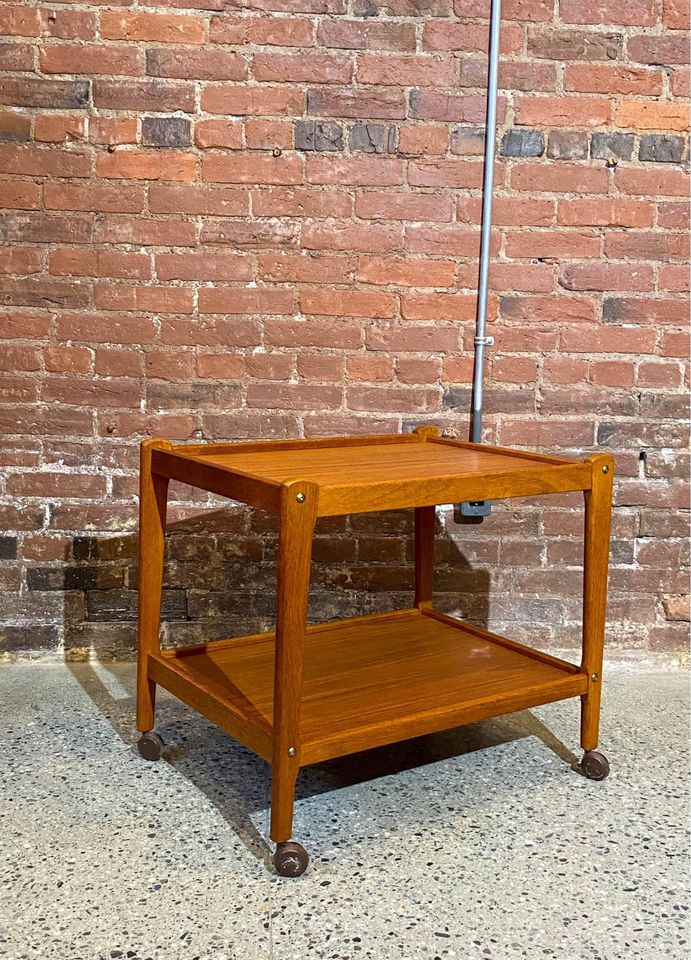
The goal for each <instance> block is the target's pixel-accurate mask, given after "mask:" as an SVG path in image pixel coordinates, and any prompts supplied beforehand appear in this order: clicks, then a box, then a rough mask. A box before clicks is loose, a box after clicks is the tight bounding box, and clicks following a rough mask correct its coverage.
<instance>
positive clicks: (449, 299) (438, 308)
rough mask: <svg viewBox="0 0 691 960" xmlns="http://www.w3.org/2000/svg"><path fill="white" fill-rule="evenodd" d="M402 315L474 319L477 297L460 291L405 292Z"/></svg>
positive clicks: (425, 317)
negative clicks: (459, 292)
mask: <svg viewBox="0 0 691 960" xmlns="http://www.w3.org/2000/svg"><path fill="white" fill-rule="evenodd" d="M401 316H402V317H404V319H406V320H439V321H442V322H451V321H458V320H472V319H473V318H474V316H475V297H472V296H468V295H467V294H458V293H405V294H403V296H402V297H401Z"/></svg>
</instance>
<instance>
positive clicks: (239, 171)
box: [190, 155, 302, 184]
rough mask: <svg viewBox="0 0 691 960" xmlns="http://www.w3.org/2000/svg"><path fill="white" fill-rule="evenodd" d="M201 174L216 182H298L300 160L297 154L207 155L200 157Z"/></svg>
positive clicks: (204, 177) (299, 177)
mask: <svg viewBox="0 0 691 960" xmlns="http://www.w3.org/2000/svg"><path fill="white" fill-rule="evenodd" d="M190 159H192V158H190ZM202 177H203V179H204V180H211V181H214V182H217V183H274V184H291V183H300V182H301V180H302V164H301V161H300V158H299V157H250V156H246V155H241V156H232V155H231V156H209V155H207V156H204V157H202ZM190 179H191V178H190Z"/></svg>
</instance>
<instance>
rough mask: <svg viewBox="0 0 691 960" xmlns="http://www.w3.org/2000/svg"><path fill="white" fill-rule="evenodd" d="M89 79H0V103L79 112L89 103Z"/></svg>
mask: <svg viewBox="0 0 691 960" xmlns="http://www.w3.org/2000/svg"><path fill="white" fill-rule="evenodd" d="M89 97H90V84H89V81H88V80H42V79H38V78H36V77H22V78H21V79H20V78H17V77H5V78H3V79H0V103H2V104H7V105H8V106H16V107H45V108H48V109H51V110H80V109H82V108H83V107H85V106H86V105H87V104H88V103H89Z"/></svg>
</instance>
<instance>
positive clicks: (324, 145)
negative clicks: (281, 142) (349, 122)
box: [295, 120, 343, 151]
mask: <svg viewBox="0 0 691 960" xmlns="http://www.w3.org/2000/svg"><path fill="white" fill-rule="evenodd" d="M295 149H296V150H318V151H335V150H342V149H343V130H342V128H341V125H340V123H332V122H331V121H328V120H325V121H323V122H321V121H319V120H297V121H296V122H295Z"/></svg>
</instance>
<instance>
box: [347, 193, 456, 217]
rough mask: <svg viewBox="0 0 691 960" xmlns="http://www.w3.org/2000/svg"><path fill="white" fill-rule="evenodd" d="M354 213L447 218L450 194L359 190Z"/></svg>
mask: <svg viewBox="0 0 691 960" xmlns="http://www.w3.org/2000/svg"><path fill="white" fill-rule="evenodd" d="M355 215H356V216H357V217H360V218H362V219H364V220H416V221H420V220H427V221H430V220H431V221H435V220H436V221H449V220H451V218H452V215H453V205H452V201H451V198H450V197H442V196H438V195H435V194H420V193H404V192H402V191H401V192H397V193H375V192H374V191H368V192H366V193H360V194H359V195H358V196H357V197H356V199H355Z"/></svg>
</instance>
